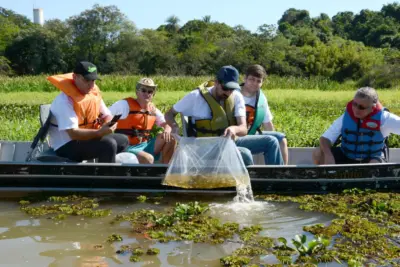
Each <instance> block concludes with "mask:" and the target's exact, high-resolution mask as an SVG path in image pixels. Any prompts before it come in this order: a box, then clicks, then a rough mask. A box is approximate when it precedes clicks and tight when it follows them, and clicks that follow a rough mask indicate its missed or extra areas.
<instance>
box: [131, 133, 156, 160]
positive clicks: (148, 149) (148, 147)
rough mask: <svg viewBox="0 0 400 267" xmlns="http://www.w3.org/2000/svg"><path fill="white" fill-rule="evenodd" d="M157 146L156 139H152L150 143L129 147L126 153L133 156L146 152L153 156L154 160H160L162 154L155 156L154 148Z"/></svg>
mask: <svg viewBox="0 0 400 267" xmlns="http://www.w3.org/2000/svg"><path fill="white" fill-rule="evenodd" d="M155 145H156V138H152V139H150V140H149V141H146V142H142V143H140V144H137V145H133V146H129V147H128V148H127V149H126V151H127V152H129V153H132V154H135V155H137V154H139V152H141V151H144V152H147V153H149V154H151V155H153V157H154V160H158V159H159V158H160V153H158V154H157V155H154V147H155Z"/></svg>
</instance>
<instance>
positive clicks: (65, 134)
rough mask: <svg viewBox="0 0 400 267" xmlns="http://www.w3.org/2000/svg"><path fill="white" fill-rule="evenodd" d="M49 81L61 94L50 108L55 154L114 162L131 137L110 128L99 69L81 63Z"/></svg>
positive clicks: (74, 159) (52, 141)
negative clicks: (98, 83) (72, 69)
mask: <svg viewBox="0 0 400 267" xmlns="http://www.w3.org/2000/svg"><path fill="white" fill-rule="evenodd" d="M47 79H48V80H49V81H50V82H51V83H52V84H53V85H54V86H55V87H57V88H58V89H60V90H61V91H62V92H61V93H60V94H59V95H58V96H57V97H56V98H55V99H54V100H53V102H52V104H51V107H50V111H51V113H52V114H53V117H52V120H51V126H50V128H49V137H50V146H51V147H52V148H53V149H54V151H55V153H56V154H57V155H58V156H60V157H64V158H68V159H70V160H73V161H77V162H80V161H83V160H91V159H94V158H96V159H98V162H100V163H114V162H115V157H116V154H117V153H119V152H121V151H123V150H124V149H125V148H126V147H127V145H128V138H127V137H126V136H124V135H121V134H114V133H113V131H114V130H115V128H116V124H115V125H113V126H110V121H111V119H112V116H111V112H110V111H109V110H108V108H107V107H106V105H105V103H104V101H103V99H102V97H101V93H100V89H99V88H98V87H97V85H96V83H95V81H96V80H98V79H99V78H98V75H97V68H96V66H95V65H94V64H92V63H90V62H86V61H82V62H79V63H78V64H77V66H76V67H75V69H74V71H73V73H68V74H61V75H53V76H50V77H48V78H47Z"/></svg>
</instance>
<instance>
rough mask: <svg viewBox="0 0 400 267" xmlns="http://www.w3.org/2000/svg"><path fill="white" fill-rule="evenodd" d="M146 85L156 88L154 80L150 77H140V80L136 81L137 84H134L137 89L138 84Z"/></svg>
mask: <svg viewBox="0 0 400 267" xmlns="http://www.w3.org/2000/svg"><path fill="white" fill-rule="evenodd" d="M142 85H143V86H147V87H153V88H157V84H155V83H154V81H153V80H152V79H150V78H142V79H140V81H138V83H137V85H136V89H139V88H140V86H142Z"/></svg>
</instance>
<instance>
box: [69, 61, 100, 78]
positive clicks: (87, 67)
mask: <svg viewBox="0 0 400 267" xmlns="http://www.w3.org/2000/svg"><path fill="white" fill-rule="evenodd" d="M74 73H75V74H81V75H82V76H83V77H84V78H85V79H86V80H89V81H94V80H100V78H99V76H97V67H96V65H94V64H93V63H90V62H87V61H81V62H79V63H78V65H76V67H75V69H74Z"/></svg>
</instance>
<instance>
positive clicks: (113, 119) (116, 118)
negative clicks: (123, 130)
mask: <svg viewBox="0 0 400 267" xmlns="http://www.w3.org/2000/svg"><path fill="white" fill-rule="evenodd" d="M121 116H122V114H118V115H114V117H113V118H112V120H111V121H110V127H111V126H113V125H114V124H115V123H116V122H117V121H118V120H119V118H121Z"/></svg>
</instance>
